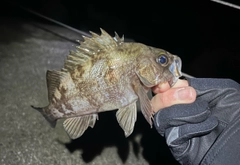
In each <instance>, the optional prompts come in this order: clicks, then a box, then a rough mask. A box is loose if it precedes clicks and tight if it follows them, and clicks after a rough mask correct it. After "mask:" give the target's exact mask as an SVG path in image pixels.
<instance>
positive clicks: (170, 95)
mask: <svg viewBox="0 0 240 165" xmlns="http://www.w3.org/2000/svg"><path fill="white" fill-rule="evenodd" d="M195 99H196V91H195V89H194V88H192V87H180V88H171V89H169V90H167V91H166V92H163V93H158V94H156V95H155V96H154V97H153V98H152V100H151V103H152V106H153V111H154V112H157V111H158V110H160V109H163V108H166V107H170V106H172V105H175V104H187V103H192V102H194V101H195Z"/></svg>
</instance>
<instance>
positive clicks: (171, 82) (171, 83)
mask: <svg viewBox="0 0 240 165" xmlns="http://www.w3.org/2000/svg"><path fill="white" fill-rule="evenodd" d="M178 79H179V77H174V78H172V79H171V80H169V81H168V84H169V86H170V87H173V86H174V85H175V84H176V83H177V81H178Z"/></svg>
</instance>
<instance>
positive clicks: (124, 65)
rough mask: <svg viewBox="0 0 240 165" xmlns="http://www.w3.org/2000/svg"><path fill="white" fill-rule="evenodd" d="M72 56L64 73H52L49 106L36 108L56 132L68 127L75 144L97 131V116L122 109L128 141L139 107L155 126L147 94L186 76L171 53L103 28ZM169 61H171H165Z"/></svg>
mask: <svg viewBox="0 0 240 165" xmlns="http://www.w3.org/2000/svg"><path fill="white" fill-rule="evenodd" d="M101 33H102V34H101V35H97V34H96V33H93V32H91V34H92V38H87V37H84V42H80V44H81V45H80V46H77V47H76V51H71V52H70V54H69V55H68V57H67V60H66V61H65V64H64V67H63V68H62V70H61V71H54V70H53V71H47V86H48V99H49V105H48V106H46V107H43V108H36V107H33V108H35V109H37V110H38V111H39V112H40V113H41V114H42V115H43V116H44V117H45V118H46V119H47V121H48V122H49V123H50V124H51V126H53V127H55V125H56V121H57V120H58V119H60V118H66V120H65V121H64V123H63V126H64V128H65V130H66V132H67V133H68V135H69V136H70V137H71V138H72V139H76V138H78V137H80V136H81V135H82V134H83V133H84V131H85V130H86V129H87V128H88V127H89V126H90V127H92V128H93V127H94V124H95V122H96V120H97V119H98V115H97V114H98V113H100V112H104V111H110V110H115V109H118V111H117V113H116V118H117V120H118V122H119V125H120V126H121V127H122V129H123V130H124V133H125V136H126V137H127V136H129V135H130V134H131V133H132V131H133V129H134V124H135V121H136V118H137V107H136V102H137V100H138V99H139V100H140V104H141V111H142V113H143V115H144V117H145V119H146V120H147V121H148V123H149V124H150V125H151V126H152V117H153V110H152V105H151V103H150V100H149V99H148V97H147V91H148V90H149V89H151V87H153V86H155V85H157V84H159V83H162V82H169V83H170V85H173V84H174V83H175V82H176V81H177V79H178V78H179V77H180V76H181V60H180V58H179V57H177V56H175V55H172V54H170V53H169V52H167V51H165V50H163V49H159V48H154V47H150V46H147V45H144V44H141V43H134V42H130V43H126V42H124V39H123V37H122V38H120V37H119V36H118V35H117V34H116V33H115V37H113V38H112V37H111V36H110V35H109V34H108V33H106V32H105V31H104V30H103V29H101ZM165 61H166V62H165Z"/></svg>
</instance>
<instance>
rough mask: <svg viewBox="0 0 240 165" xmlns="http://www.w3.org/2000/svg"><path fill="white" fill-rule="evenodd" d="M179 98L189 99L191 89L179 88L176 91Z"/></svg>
mask: <svg viewBox="0 0 240 165" xmlns="http://www.w3.org/2000/svg"><path fill="white" fill-rule="evenodd" d="M177 95H178V99H179V100H189V99H190V98H189V97H190V96H191V90H190V89H189V88H181V89H179V90H178V91H177Z"/></svg>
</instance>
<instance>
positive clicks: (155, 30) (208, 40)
mask: <svg viewBox="0 0 240 165" xmlns="http://www.w3.org/2000/svg"><path fill="white" fill-rule="evenodd" d="M229 2H233V3H235V4H240V3H239V2H236V1H229ZM17 4H20V5H22V6H25V7H27V8H29V9H33V10H35V11H37V12H39V13H41V14H43V15H46V16H48V17H51V18H53V19H56V20H58V21H60V22H63V23H65V24H68V25H70V26H73V27H75V28H77V29H80V30H85V31H89V30H91V31H95V32H99V27H102V28H103V29H105V30H106V31H107V32H109V33H110V34H113V32H114V31H116V32H118V33H119V34H120V35H121V34H124V35H125V37H127V38H131V39H134V40H135V41H137V42H142V43H144V44H147V45H151V46H155V47H159V48H163V49H166V50H168V51H170V52H172V53H174V54H177V55H179V56H180V57H181V58H182V60H183V71H184V72H186V73H188V74H190V75H193V76H195V77H217V78H231V79H234V80H236V81H238V82H240V77H239V76H238V71H239V69H240V64H239V63H240V57H239V52H240V48H239V43H240V40H239V37H240V31H239V29H240V23H239V22H240V21H239V17H240V11H239V10H237V9H234V8H230V7H227V6H224V5H221V4H217V3H215V2H211V1H172V0H165V1H164V0H161V1H152V0H149V1H143V2H134V1H127V0H121V1H109V2H104V1H96V2H95V1H81V0H78V1H77V0H35V1H29V0H21V1H17ZM7 8H13V7H11V6H9V5H7ZM10 11H11V12H9V11H8V12H9V13H11V14H13V13H17V14H18V15H20V16H23V17H29V15H28V14H27V13H25V14H24V12H23V11H21V10H18V9H17V8H14V11H13V10H10ZM12 12H13V13H12ZM20 13H21V14H20ZM31 19H37V17H31Z"/></svg>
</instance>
